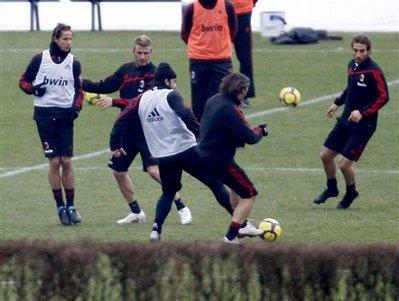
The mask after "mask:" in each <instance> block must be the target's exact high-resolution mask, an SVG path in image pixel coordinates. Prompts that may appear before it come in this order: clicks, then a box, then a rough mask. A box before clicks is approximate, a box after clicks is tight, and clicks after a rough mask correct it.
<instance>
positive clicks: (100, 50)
mask: <svg viewBox="0 0 399 301" xmlns="http://www.w3.org/2000/svg"><path fill="white" fill-rule="evenodd" d="M131 50H132V49H131V48H109V49H104V48H73V51H74V52H90V53H119V52H122V53H128V52H130V51H131ZM41 51H43V49H40V48H3V49H0V52H4V53H6V52H10V53H16V52H17V53H18V52H30V53H35V52H41ZM155 51H157V52H173V53H174V52H182V53H183V52H186V51H187V50H186V49H185V48H178V49H174V48H159V49H155ZM347 51H348V50H347V49H345V48H342V47H338V48H331V49H298V48H296V47H295V48H275V49H272V48H254V49H253V52H257V53H276V52H279V53H281V52H284V53H291V52H293V53H310V54H311V53H346V52H347ZM373 52H376V53H396V52H399V49H397V48H393V49H378V48H376V49H373Z"/></svg>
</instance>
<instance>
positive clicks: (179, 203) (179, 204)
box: [175, 198, 186, 210]
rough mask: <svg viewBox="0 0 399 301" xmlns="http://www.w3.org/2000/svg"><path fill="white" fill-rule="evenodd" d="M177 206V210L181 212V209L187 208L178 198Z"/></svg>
mask: <svg viewBox="0 0 399 301" xmlns="http://www.w3.org/2000/svg"><path fill="white" fill-rule="evenodd" d="M175 205H176V209H177V210H180V209H183V208H184V207H186V206H185V205H184V203H183V201H182V200H181V198H178V199H177V200H176V201H175Z"/></svg>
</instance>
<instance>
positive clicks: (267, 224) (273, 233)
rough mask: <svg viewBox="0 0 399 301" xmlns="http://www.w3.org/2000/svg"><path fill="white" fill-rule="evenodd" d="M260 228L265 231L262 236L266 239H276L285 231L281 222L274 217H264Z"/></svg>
mask: <svg viewBox="0 0 399 301" xmlns="http://www.w3.org/2000/svg"><path fill="white" fill-rule="evenodd" d="M258 228H259V229H261V230H264V231H265V233H264V234H263V235H262V238H263V239H264V240H266V241H274V240H276V239H277V238H279V237H280V236H281V234H282V232H283V230H282V229H281V226H280V223H279V222H278V221H277V220H275V219H274V218H264V219H263V220H262V221H261V222H260V224H259V227H258Z"/></svg>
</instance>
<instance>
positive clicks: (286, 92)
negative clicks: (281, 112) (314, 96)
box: [278, 87, 301, 107]
mask: <svg viewBox="0 0 399 301" xmlns="http://www.w3.org/2000/svg"><path fill="white" fill-rule="evenodd" d="M278 98H279V99H280V101H281V102H282V103H283V104H285V105H287V106H293V107H295V106H296V105H297V104H298V103H299V102H300V101H301V93H299V91H298V90H297V89H296V88H294V87H286V88H284V89H282V90H281V91H280V93H279V94H278Z"/></svg>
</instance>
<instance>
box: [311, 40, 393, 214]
mask: <svg viewBox="0 0 399 301" xmlns="http://www.w3.org/2000/svg"><path fill="white" fill-rule="evenodd" d="M351 48H352V55H353V59H352V60H351V61H350V62H349V64H348V72H347V75H348V80H347V86H346V88H345V90H344V91H343V93H342V94H341V96H340V97H338V98H337V99H335V101H334V104H332V105H331V106H330V107H329V108H328V110H327V116H328V117H330V118H331V117H333V116H334V114H335V112H336V111H337V110H338V107H339V106H341V105H344V110H343V113H342V115H341V116H340V117H338V118H337V122H336V124H335V126H334V128H333V129H332V130H331V132H330V134H329V135H328V137H327V138H326V140H325V141H324V146H323V148H322V150H321V152H320V159H321V161H322V163H323V168H324V171H325V174H326V177H327V187H326V188H325V190H324V191H323V192H322V193H321V194H320V195H319V196H317V197H316V198H315V199H314V202H315V203H316V204H322V203H324V202H325V201H326V200H327V199H328V198H331V197H336V196H338V194H339V191H338V187H337V180H336V165H335V161H334V158H335V157H336V156H337V155H338V154H341V158H340V159H339V161H338V167H339V169H340V170H341V172H342V174H343V176H344V179H345V184H346V193H345V195H344V197H343V198H342V200H341V201H340V202H339V204H338V206H337V208H338V209H347V208H348V207H349V206H350V205H351V204H352V202H353V200H354V199H356V198H357V197H358V195H359V193H358V192H357V190H356V187H355V170H354V168H353V162H357V161H358V160H359V158H360V156H361V154H362V152H363V150H364V148H365V147H366V145H367V142H368V141H369V139H370V138H371V137H372V136H373V134H374V132H375V130H376V128H377V118H378V110H379V109H380V108H381V107H382V106H384V105H385V104H386V103H387V102H388V100H389V93H388V86H387V83H386V80H385V76H384V73H383V71H382V70H381V68H380V67H379V66H378V65H377V64H376V63H375V62H374V61H373V60H372V59H371V57H370V53H371V41H370V40H369V38H368V37H367V36H365V35H357V36H355V37H354V38H353V39H352V42H351Z"/></svg>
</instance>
